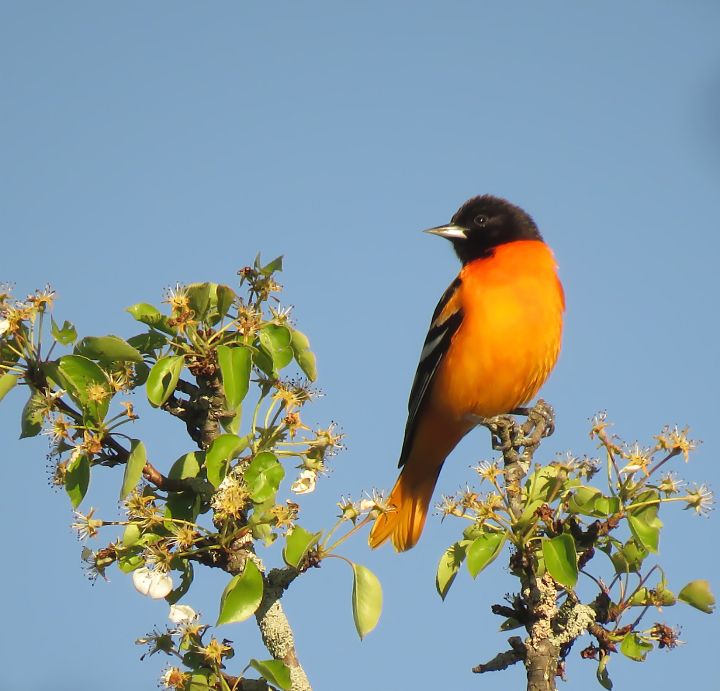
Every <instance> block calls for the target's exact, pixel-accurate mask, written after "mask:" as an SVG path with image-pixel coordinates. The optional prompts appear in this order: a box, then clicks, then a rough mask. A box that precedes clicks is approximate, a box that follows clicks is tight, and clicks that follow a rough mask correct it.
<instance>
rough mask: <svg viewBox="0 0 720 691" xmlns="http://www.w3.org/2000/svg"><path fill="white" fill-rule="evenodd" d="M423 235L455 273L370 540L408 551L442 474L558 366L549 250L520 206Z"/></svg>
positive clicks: (484, 202)
mask: <svg viewBox="0 0 720 691" xmlns="http://www.w3.org/2000/svg"><path fill="white" fill-rule="evenodd" d="M425 232H427V233H431V234H433V235H437V236H439V237H441V238H445V239H447V240H449V241H450V242H451V243H452V246H453V249H454V250H455V253H456V254H457V256H458V258H459V259H460V262H461V263H462V268H461V269H460V273H459V274H458V275H457V277H456V278H455V280H454V281H453V282H452V283H451V284H450V286H449V287H448V288H447V290H446V291H445V292H444V293H443V295H442V297H441V298H440V301H439V302H438V304H437V307H436V308H435V311H434V312H433V315H432V319H431V321H430V328H429V330H428V333H427V337H426V338H425V342H424V343H423V347H422V351H421V353H420V362H419V364H418V367H417V372H416V374H415V379H414V381H413V384H412V387H411V391H410V398H409V401H408V418H407V423H406V426H405V436H404V439H403V444H402V450H401V452H400V461H399V463H398V467H399V468H401V472H400V475H399V477H398V479H397V482H396V483H395V486H394V487H393V489H392V491H391V493H390V495H389V497H388V499H387V508H388V509H389V510H387V511H383V512H381V513H380V514H379V515H378V517H377V518H376V519H375V522H374V524H373V526H372V529H371V531H370V535H369V538H368V542H369V544H370V547H372V548H376V547H378V546H380V545H382V544H383V543H384V542H386V541H387V540H388V539H390V540H391V541H392V544H393V546H394V548H395V550H396V551H398V552H403V551H406V550H408V549H410V548H412V547H414V546H415V544H416V543H417V541H418V539H419V538H420V535H421V533H422V530H423V527H424V525H425V518H426V516H427V513H428V508H429V506H430V501H431V498H432V494H433V491H434V489H435V485H436V483H437V480H438V476H439V474H440V470H441V469H442V466H443V464H444V462H445V460H446V458H447V457H448V455H449V454H450V453H451V452H452V450H453V449H454V448H455V446H456V445H457V444H458V442H459V441H460V440H461V439H462V438H463V437H464V436H465V435H466V434H467V433H468V432H469V431H470V430H471V429H472V428H473V427H475V426H476V425H477V424H478V422H479V421H480V420H479V419H480V418H489V417H494V416H496V415H501V414H506V413H510V412H511V411H513V410H516V409H517V408H518V407H520V406H523V405H524V404H526V403H528V402H529V401H530V400H531V399H533V398H534V396H535V395H536V394H537V392H538V390H539V389H540V387H541V386H542V385H543V384H544V382H545V380H546V379H547V377H548V375H549V374H550V372H551V370H552V369H553V367H554V366H555V363H556V361H557V359H558V356H559V353H560V345H561V340H562V326H563V314H564V311H565V294H564V291H563V286H562V283H561V282H560V278H559V276H558V267H557V264H556V261H555V258H554V255H553V252H552V250H551V249H550V247H548V245H547V244H545V242H544V240H543V237H542V235H541V234H540V231H539V230H538V227H537V225H536V224H535V222H534V221H533V219H532V218H531V217H530V216H529V215H528V214H527V213H526V212H525V211H523V210H522V209H521V208H519V207H518V206H515V205H514V204H512V203H510V202H508V201H507V200H505V199H502V198H500V197H495V196H492V195H489V194H485V195H481V196H478V197H473V198H472V199H469V200H468V201H467V202H465V203H464V204H463V205H462V206H461V207H460V208H459V209H458V211H457V212H456V213H455V215H454V216H453V217H452V220H451V221H450V223H448V224H445V225H441V226H437V227H434V228H429V229H428V230H427V231H425Z"/></svg>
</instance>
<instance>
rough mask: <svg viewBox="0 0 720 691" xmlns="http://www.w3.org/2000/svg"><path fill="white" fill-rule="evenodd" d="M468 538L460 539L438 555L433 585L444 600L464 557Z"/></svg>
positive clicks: (468, 542) (468, 541)
mask: <svg viewBox="0 0 720 691" xmlns="http://www.w3.org/2000/svg"><path fill="white" fill-rule="evenodd" d="M470 542H471V541H470V540H461V541H460V542H456V543H455V544H454V545H450V547H448V548H447V549H446V550H445V551H444V552H443V555H442V556H441V557H440V562H439V563H438V567H437V573H436V575H435V587H436V588H437V591H438V594H439V595H440V597H441V598H442V599H443V600H444V599H445V596H446V595H447V594H448V591H449V590H450V586H451V585H452V584H453V581H454V580H455V576H457V572H458V569H459V568H460V565H461V564H462V563H463V561H464V559H465V553H466V551H467V547H468V545H469V544H470Z"/></svg>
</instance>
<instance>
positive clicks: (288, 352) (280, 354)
mask: <svg viewBox="0 0 720 691" xmlns="http://www.w3.org/2000/svg"><path fill="white" fill-rule="evenodd" d="M259 338H260V345H261V347H262V349H263V350H264V351H265V352H266V353H267V354H268V355H269V356H270V358H271V360H272V363H273V369H274V370H275V371H276V372H279V371H280V370H281V369H282V368H283V367H286V366H287V365H288V364H290V361H291V360H292V359H293V351H292V348H291V346H290V343H291V341H292V339H291V336H290V329H288V328H287V327H286V326H278V325H277V324H268V325H267V326H264V327H263V328H262V329H260V333H259Z"/></svg>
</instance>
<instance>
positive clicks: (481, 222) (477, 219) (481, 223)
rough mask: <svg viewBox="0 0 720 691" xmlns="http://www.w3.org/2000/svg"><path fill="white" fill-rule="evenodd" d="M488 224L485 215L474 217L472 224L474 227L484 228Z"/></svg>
mask: <svg viewBox="0 0 720 691" xmlns="http://www.w3.org/2000/svg"><path fill="white" fill-rule="evenodd" d="M487 222H488V217H487V216H486V215H485V214H480V215H479V216H475V219H474V223H475V225H476V226H484V225H485V224H486V223H487Z"/></svg>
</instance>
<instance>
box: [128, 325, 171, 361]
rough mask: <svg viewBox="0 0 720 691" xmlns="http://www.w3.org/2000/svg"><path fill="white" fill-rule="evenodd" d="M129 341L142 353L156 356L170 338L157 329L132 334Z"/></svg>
mask: <svg viewBox="0 0 720 691" xmlns="http://www.w3.org/2000/svg"><path fill="white" fill-rule="evenodd" d="M127 342H128V343H129V344H130V345H131V346H132V347H133V348H135V349H136V350H139V351H140V352H141V353H145V354H146V355H152V356H154V355H155V353H156V352H157V351H158V350H162V349H163V348H164V347H165V346H166V345H167V342H168V338H167V336H164V335H163V334H160V333H158V332H157V331H147V332H146V333H144V334H138V335H137V336H131V337H130V338H128V340H127Z"/></svg>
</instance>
